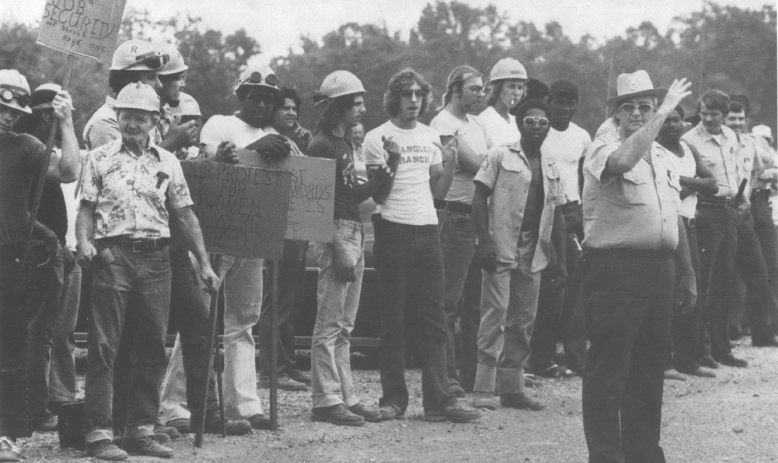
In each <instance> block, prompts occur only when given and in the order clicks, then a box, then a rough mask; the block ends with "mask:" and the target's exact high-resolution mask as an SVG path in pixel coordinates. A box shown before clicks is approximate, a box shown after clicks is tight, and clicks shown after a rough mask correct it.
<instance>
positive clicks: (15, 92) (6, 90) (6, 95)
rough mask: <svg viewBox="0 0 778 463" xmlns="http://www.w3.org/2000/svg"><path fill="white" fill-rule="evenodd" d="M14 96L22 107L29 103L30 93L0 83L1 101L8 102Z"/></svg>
mask: <svg viewBox="0 0 778 463" xmlns="http://www.w3.org/2000/svg"><path fill="white" fill-rule="evenodd" d="M14 98H16V101H17V102H18V103H19V106H21V107H23V108H26V107H27V106H29V105H30V95H28V94H27V92H25V91H24V90H21V89H18V88H14V87H10V86H7V85H0V100H2V101H3V103H10V102H12V101H13V100H14Z"/></svg>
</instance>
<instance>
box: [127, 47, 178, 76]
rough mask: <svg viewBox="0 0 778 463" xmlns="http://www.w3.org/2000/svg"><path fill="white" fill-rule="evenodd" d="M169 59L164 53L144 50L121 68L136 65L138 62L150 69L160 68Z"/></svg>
mask: <svg viewBox="0 0 778 463" xmlns="http://www.w3.org/2000/svg"><path fill="white" fill-rule="evenodd" d="M169 61H170V56H169V55H166V54H162V53H159V52H156V51H150V52H146V53H144V54H142V55H138V56H136V57H135V62H134V63H132V64H130V65H128V66H125V67H123V68H122V70H125V69H129V68H131V67H133V66H137V65H139V64H142V65H144V66H146V67H147V68H149V69H152V70H154V71H156V70H158V69H160V68H161V67H162V66H164V65H165V64H167V63H168V62H169Z"/></svg>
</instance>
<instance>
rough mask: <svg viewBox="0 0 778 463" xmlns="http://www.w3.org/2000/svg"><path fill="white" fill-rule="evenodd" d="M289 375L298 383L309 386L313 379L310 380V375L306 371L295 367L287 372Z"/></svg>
mask: <svg viewBox="0 0 778 463" xmlns="http://www.w3.org/2000/svg"><path fill="white" fill-rule="evenodd" d="M289 377H290V378H292V379H293V380H295V381H297V382H298V383H303V384H305V385H306V386H310V385H311V384H312V383H313V381H312V380H311V375H309V374H307V373H303V372H302V371H300V370H297V369H295V370H292V371H291V372H289Z"/></svg>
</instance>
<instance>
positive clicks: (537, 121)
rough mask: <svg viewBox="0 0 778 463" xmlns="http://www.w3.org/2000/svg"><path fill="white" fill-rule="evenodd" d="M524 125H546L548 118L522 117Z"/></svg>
mask: <svg viewBox="0 0 778 463" xmlns="http://www.w3.org/2000/svg"><path fill="white" fill-rule="evenodd" d="M522 122H524V125H532V126H535V125H537V126H538V127H544V128H545V127H548V119H547V118H545V117H525V118H524V119H522Z"/></svg>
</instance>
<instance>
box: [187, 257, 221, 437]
mask: <svg viewBox="0 0 778 463" xmlns="http://www.w3.org/2000/svg"><path fill="white" fill-rule="evenodd" d="M211 267H213V268H214V269H215V272H216V274H217V275H220V274H221V268H222V255H221V254H211ZM218 312H219V293H216V294H214V295H211V309H210V314H209V316H208V323H209V324H210V327H211V335H210V336H209V337H208V341H207V348H206V349H205V351H206V352H208V373H209V374H207V375H205V378H203V381H204V382H205V384H204V385H203V386H204V387H203V388H202V390H203V391H204V394H203V399H202V400H203V403H202V405H201V406H200V411H201V414H200V423H198V426H197V431H196V434H195V440H194V445H195V447H197V448H198V449H199V448H202V447H203V432H205V411H206V408H207V406H208V378H209V377H210V376H211V375H210V372H211V365H212V364H211V359H212V358H214V359H215V358H216V355H214V356H211V352H212V351H213V350H214V344H215V345H216V352H217V355H218V352H219V342H218V338H217V336H218V334H219V332H218V329H217V327H218V326H219V322H218V320H219V317H218V316H217V315H218ZM215 363H216V361H214V365H213V366H214V368H216V365H215ZM216 371H217V380H218V387H219V391H218V392H219V412H220V413H221V418H222V437H226V436H227V432H226V430H225V428H224V427H225V425H226V424H225V422H224V394H223V393H222V375H221V371H220V370H218V369H217V370H216Z"/></svg>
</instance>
